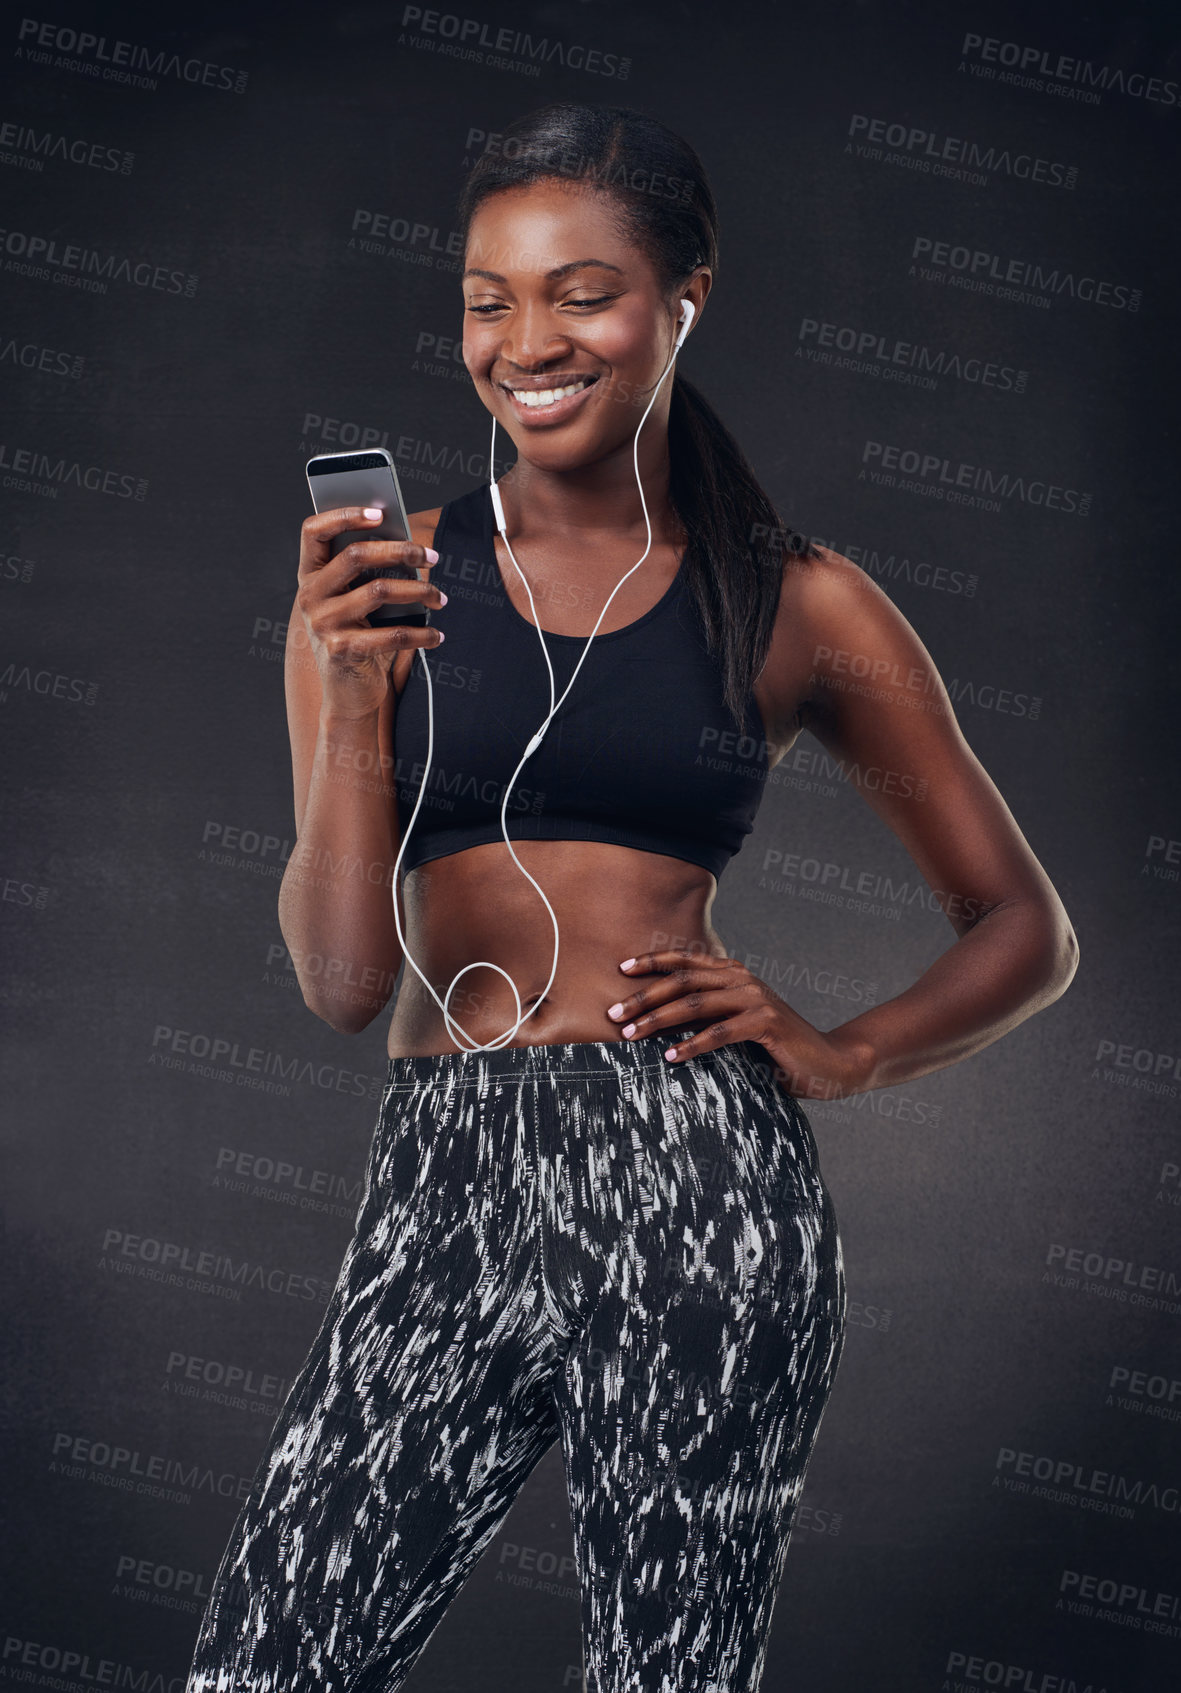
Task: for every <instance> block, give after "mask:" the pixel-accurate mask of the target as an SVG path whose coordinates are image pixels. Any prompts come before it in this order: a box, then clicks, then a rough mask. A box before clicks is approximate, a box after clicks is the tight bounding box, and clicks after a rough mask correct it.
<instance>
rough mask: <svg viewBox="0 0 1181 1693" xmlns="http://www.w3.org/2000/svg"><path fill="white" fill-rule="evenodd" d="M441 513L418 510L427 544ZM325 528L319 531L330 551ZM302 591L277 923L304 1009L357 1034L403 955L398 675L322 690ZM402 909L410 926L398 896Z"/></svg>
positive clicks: (294, 634) (290, 685)
mask: <svg viewBox="0 0 1181 1693" xmlns="http://www.w3.org/2000/svg"><path fill="white" fill-rule="evenodd" d="M322 516H323V517H327V516H328V514H322ZM437 516H438V513H437V512H426V513H421V512H420V513H415V515H414V517H413V518H412V519H411V533H412V535H413V538H414V540H415V541H416V542H417V543H418V544H419V545H420V546H424V547H426V546H429V545H430V541H431V539H432V538H433V534H434V528H435V520H436V519H437ZM316 521H317V520H315V519H310V520H309V522H308V524H307V525H305V533H306V531H307V530H309V529H311V528H312V527H313V525H314V524H315V523H316ZM329 538H330V537H329V536H328V535H327V534H326V533H325V534H324V535H322V536H318V538H317V543H319V542H320V541H322V542H323V548H322V550H323V551H324V553H325V556H326V551H327V541H328V539H329ZM341 556H342V558H343V555H341ZM316 569H325V570H326V569H335V565H329V564H328V563H327V562H325V563H323V564H319V565H317V564H316V563H315V561H311V562H310V573H311V574H313V575H314V572H315V570H316ZM355 569H356V566H355V565H354V566H353V573H355ZM345 574H348V570H347V567H346V569H345ZM304 591H305V590H304V585H303V583H302V582H301V589H300V592H299V593H297V595H296V600H295V604H294V606H293V607H292V612H291V619H290V622H289V623H288V625H287V644H286V650H285V655H284V687H285V692H286V698H287V723H288V729H289V732H290V736H291V765H292V777H293V782H294V799H295V826H296V833H297V837H298V838H297V840H296V844H295V849H294V851H293V852H292V854H291V859H290V861H289V863H288V865H287V870H286V872H285V874H284V877H283V882H282V886H281V888H280V890H279V926H280V929H281V930H282V933H283V939H284V940H285V941H286V943H287V949H288V951H289V952H290V954H291V958H292V962H293V963H294V965H295V973H296V976H297V978H298V981H299V985H300V989H301V990H302V993H303V997H304V1003H305V1004H306V1005H307V1006H308V1008H309V1010H311V1011H314V1012H315V1013H316V1015H317V1016H318V1017H322V1018H323V1020H324V1021H325V1022H326V1023H328V1024H329V1025H330V1026H331V1027H332V1028H334V1029H336V1030H337V1031H338V1033H341V1034H359V1033H360V1032H361V1030H362V1029H364V1028H366V1027H367V1026H368V1025H369V1024H370V1023H371V1022H372V1021H373V1019H374V1017H375V1016H376V1015H377V1014H378V1012H379V1011H380V1010H381V1009H382V1007H383V1006H384V1005H385V1004H386V1003H387V1002H388V1000H389V997H390V995H391V993H392V992H393V990H394V984H395V982H396V980H397V975H398V970H399V968H400V966H401V962H402V949H401V946H400V944H399V941H398V932H397V927H396V925H395V922H394V910H393V884H394V862H395V860H396V858H397V855H398V846H399V841H400V834H399V824H398V808H397V799H396V793H395V782H394V749H393V738H394V737H393V728H394V715H395V710H396V698H395V692H394V687H393V682H392V678H391V679H390V681H389V685H388V686H385V687H384V688H380V687H376V688H375V687H367V688H364V689H361V688H359V689H358V690H357V692H356V697H350V695H349V691H348V688H347V686H342V687H340V688H339V689H337V690H336V691H335V692H334V693H333V695H332V696H331V697H326V696H325V690H324V686H323V682H322V679H321V674H320V667H319V665H318V664H317V662H316V658H315V656H314V648H313V640H312V631H311V630H310V628H309V626H308V622H307V619H306V617H305V616H304V612H303V609H302V607H301V595H302V594H304ZM323 603H324V601H323V598H321V604H323ZM432 603H433V602H432ZM338 621H339V620H338ZM390 656H391V655H390V654H389V653H388V652H387V654H386V661H387V662H388V661H389V658H390ZM413 656H414V654H413V650H405V649H404V650H403V651H401V652H400V653H398V654H396V655H393V664H394V665H397V664H398V663H399V661H401V662H402V663H403V664H405V665H406V666H407V667H408V665H409V664H410V663H412V662H413ZM347 670H348V667H347V665H346V666H343V667H342V673H343V674H345V675H346V676H347ZM400 898H401V896H400V893H399V899H400ZM398 910H399V917H400V918H401V920H402V928H403V932H405V927H406V922H405V911H404V908H403V907H402V905H401V904H399V908H398Z"/></svg>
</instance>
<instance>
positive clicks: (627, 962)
mask: <svg viewBox="0 0 1181 1693" xmlns="http://www.w3.org/2000/svg"><path fill="white" fill-rule="evenodd" d="M634 963H635V959H634V958H625V959H624V961H623V963H622V964H621V965H620V966H619V968H620V969H621V970H630V969H631V967H632V965H633V964H634Z"/></svg>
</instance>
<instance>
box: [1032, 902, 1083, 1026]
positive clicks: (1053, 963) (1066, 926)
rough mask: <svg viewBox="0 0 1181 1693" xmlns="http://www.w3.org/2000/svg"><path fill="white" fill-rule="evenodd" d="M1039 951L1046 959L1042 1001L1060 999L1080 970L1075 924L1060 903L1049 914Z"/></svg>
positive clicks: (1045, 1002) (1051, 1002)
mask: <svg viewBox="0 0 1181 1693" xmlns="http://www.w3.org/2000/svg"><path fill="white" fill-rule="evenodd" d="M1039 953H1040V956H1041V958H1042V960H1043V971H1042V994H1043V1004H1045V1005H1052V1004H1053V1002H1054V1001H1055V1000H1056V999H1061V998H1062V995H1063V994H1064V993H1065V992H1066V990H1067V988H1068V987H1069V986H1070V984H1071V982H1073V980H1074V978H1075V975H1076V974H1077V972H1078V965H1079V944H1078V936H1077V935H1076V934H1075V932H1074V925H1073V924H1072V923H1071V921H1070V918H1069V917H1068V916H1067V915H1066V912H1065V910H1064V909H1063V907H1062V906H1061V905H1055V907H1054V908H1053V909H1052V910H1050V911H1048V912H1047V913H1046V921H1045V923H1044V925H1043V927H1042V937H1041V943H1040V946H1039Z"/></svg>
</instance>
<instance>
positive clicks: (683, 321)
mask: <svg viewBox="0 0 1181 1693" xmlns="http://www.w3.org/2000/svg"><path fill="white" fill-rule="evenodd" d="M695 314H696V307H695V306H694V304H693V302H692V300H682V301H681V315H680V329H679V330H678V332H677V337H676V340H675V341H674V342H673V349H672V352H671V353H670V354H669V358H668V363H667V364H666V365H665V367H664V369H663V371H662V372H661V373H660V377H659V380H658V381H657V383H656V386H655V387H654V388H653V390H652V398H651V399H650V400H649V401H648V404H647V406H646V407H645V408H644V416H643V417H642V418H641V419H640V421H639V423H638V424H637V426H636V433H635V436H634V437H633V441H632V464H633V467H634V469H635V473H636V487H637V488H638V489H639V492H640V504H641V506H642V507H643V510H644V524H645V527H646V528H647V531H648V545H647V546H646V547H645V548H644V550H643V552H642V553H641V554H640V556H639V558H638V559H637V560H636V562H635V563H634V564H633V565H632V567H631V570H629V571H628V572H627V574H626V575H625V576H622V577H621V578H620V579H619V581H618V582H617V583H616V584H615V586H614V588H613V589H612V590H611V592H610V594H609V595H608V596H607V602H606V604H605V605H604V606H603V609H602V611H601V612H600V613H599V617H598V622H597V623H596V624H595V626H594V628H593V629H592V630H591V632H590V634H589V635H588V636H587V638H586V646H585V647H584V648H583V650H582V657H581V658H580V659H579V660H578V663H577V664H576V665H575V666H574V674H573V675H572V676H571V678H570V680H569V682H568V683H567V684H566V688H565V691H564V692H563V694H562V698H561V699H559V700H555V699H554V667H553V665H552V664H551V663H550V656H549V648H548V647H547V646H546V644H545V636H544V634H543V633H542V630H541V627H540V620H539V619H538V616H537V607H536V605H535V604H534V602H533V590H532V589H531V588H530V586H529V582H528V579H527V577H526V575H525V572H524V571H523V570H522V569H521V567H520V565H519V564H518V563H517V560H516V557H515V555H514V553H513V549H512V547H511V545H510V544H509V538H508V526H507V524H506V522H505V516H504V506H503V505H502V504H501V499H500V490H499V488H498V487H497V486H496V478H495V476H494V475H493V465H494V452H495V448H496V419H495V417H494V418H493V419H492V444H491V446H490V448H489V450H488V478H489V492H490V494H491V496H492V510H493V512H494V514H495V517H496V527H497V529H499V531H500V534H501V536H502V537H503V540H504V544H505V547H506V549H507V551H508V556H509V558H510V559H512V562H513V565H514V567H515V568H516V571H517V574H518V575H519V576H520V578H521V580H522V582H524V584H525V592H526V593H527V594H528V595H529V609H530V611H531V612H532V613H533V619H534V626H535V628H536V629H537V636H538V639H539V640H540V642H541V650H542V654H543V655H544V657H545V667H546V669H547V671H548V672H549V697H550V708H549V711H548V712H547V714H546V716H545V718H544V720H543V721H542V724H541V726H540V728H539V729H538V730H537V731H536V733H535V734H534V736H533V738H532V740H531V741H530V742H529V744H528V746H527V747H526V748H525V751H524V753H523V754H522V755H521V759H520V762H519V763H518V765H517V768H516V769H515V770H514V771H513V773H512V776H511V777H510V779H509V781H508V782H507V784H506V785H505V790H504V801H503V803H502V805H501V808H500V832H501V834H502V835H503V836H504V844H505V845H506V846H507V847H508V849H509V852H510V853H512V856H513V862H514V863H515V864H516V866H517V869H518V870H519V871H520V872H521V874H522V876H524V877H526V878H527V879H528V880H529V881H530V882H532V883H533V886H534V887H535V888H536V889H537V891H538V893H539V894H540V895H541V898H542V901H543V903H544V905H545V908H546V910H547V911H548V912H549V914H550V922H551V923H552V924H553V927H554V961H553V965H552V966H551V968H550V973H549V981H548V982H546V984H545V987H544V989H543V990H542V992H541V994H540V995H539V996H538V999H537V1004H536V1005H533V1006H531V1007H530V1009H529V1010H528V1011H525V1012H523V1011H522V1009H521V996H520V994H519V993H518V992H517V985H516V983H515V982H514V981H513V979H512V977H511V976H510V975H509V973H508V971H507V970H503V969H501V967H500V965H499V964H493V963H492V961H491V960H490V959H487V958H481V959H477V961H476V962H475V963H474V964H465V965H464V967H463V969H462V970H460V971H459V972H458V973H457V974H456V975H455V976H454V977H453V978H452V981H451V985H450V987H449V988H448V989H447V998H446V999H445V1000H444V999H440V998H439V996H438V994H437V993H436V992H435V990H434V987H433V986H432V985H431V983H430V982H428V981H427V979H426V977H425V976H424V975H423V973H422V971H421V970H420V969H419V967H418V965H417V964H416V963H415V961H414V959H413V958H412V957H411V954H410V949H409V947H408V946H407V945H406V937H405V935H403V933H402V923H401V918H400V916H399V913H398V870H399V867H400V865H401V862H402V854H403V853H404V852H405V851H406V842H407V841H408V840H409V838H410V831H411V829H412V828H413V827H414V820H415V818H416V817H417V816H418V813H419V809H420V808H421V806H422V798H423V795H424V794H425V793H426V785H427V781H428V779H429V776H430V768H431V755H432V752H433V749H434V742H435V694H434V685H433V683H432V682H431V672H430V667H429V665H428V664H427V661H426V648H425V647H419V649H418V656H419V658H420V659H421V660H422V667H423V669H424V670H425V671H426V681H427V741H426V769H425V771H424V773H423V778H422V785H421V787H420V788H419V790H418V799H417V800H416V802H415V806H414V810H413V811H412V812H411V814H410V821H409V823H408V824H407V825H406V828H405V830H404V831H403V834H402V844H401V845H400V846H399V848H398V856H397V858H396V859H395V860H394V878H393V900H394V923H395V926H396V928H397V931H398V939H399V941H400V942H401V945H402V952H403V954H404V956H405V958H406V961H407V963H408V964H410V966H411V967H412V969H413V970H414V972H415V974H416V975H417V976H418V978H419V980H420V981H421V982H422V983H423V985H424V986H425V987H426V988H427V990H428V992H429V993H430V995H431V998H432V999H433V1000H434V1002H435V1004H436V1005H437V1006H438V1007H439V1009H440V1010H441V1011H442V1013H443V1017H444V1019H445V1021H446V1023H447V1030H448V1033H449V1034H450V1035H451V1038H452V1040H454V1041H455V1044H456V1046H459V1045H460V1042H459V1041H458V1040H456V1039H455V1033H454V1030H455V1029H459V1033H460V1034H461V1035H462V1036H463V1038H464V1040H465V1041H467V1040H470V1039H471V1037H470V1036H469V1035H468V1033H467V1031H466V1030H465V1029H462V1028H460V1026H459V1024H458V1023H456V1021H455V1019H454V1017H452V1015H451V1013H450V1011H449V1010H448V1003H449V1001H450V999H451V995H452V994H453V993H454V992H455V986H456V983H457V982H458V981H459V980H460V978H461V977H463V976H466V974H467V972H468V971H469V970H478V969H480V968H481V966H483V967H484V968H485V969H488V970H495V971H496V972H497V973H498V974H499V975H501V976H503V977H504V979H505V981H506V982H507V983H508V985H509V987H510V988H511V989H512V990H513V998H514V1000H515V1001H516V1005H517V1016H516V1021H515V1022H514V1023H513V1026H512V1028H511V1029H508V1030H507V1031H506V1032H505V1033H504V1034H503V1035H497V1036H496V1038H495V1039H494V1040H490V1041H485V1042H484V1043H483V1044H482V1045H481V1044H480V1043H479V1042H473V1043H472V1044H471V1045H470V1046H469V1047H467V1048H466V1050H467V1051H469V1052H488V1051H490V1050H491V1049H492V1048H494V1047H499V1046H503V1045H504V1044H505V1043H506V1042H507V1041H510V1040H512V1038H513V1036H514V1035H515V1034H516V1032H517V1030H518V1029H519V1028H520V1026H521V1024H522V1023H523V1022H525V1021H526V1019H527V1018H529V1017H532V1015H533V1013H534V1012H535V1011H536V1010H537V1006H538V1005H540V1004H541V1003H542V1001H543V1000H544V998H545V996H546V994H548V992H549V990H550V988H551V987H552V985H553V980H554V977H555V976H556V975H557V971H558V939H559V937H558V920H557V917H556V916H555V915H554V908H553V906H552V905H551V904H550V902H549V900H548V899H546V897H545V893H544V890H543V889H542V888H541V887H540V886H539V884H538V883H537V882H536V881H534V878H533V877H532V876H530V875H529V872H528V870H526V868H525V866H524V865H523V864H522V863H521V860H520V859H519V858H518V857H517V855H516V853H515V852H513V844H512V842H511V841H510V840H509V837H508V830H507V828H506V827H505V812H506V810H507V808H508V796H509V793H510V791H511V789H512V786H513V783H514V782H515V781H516V779H517V777H518V775H519V774H520V771H521V767H522V765H523V764H524V763H525V761H526V759H528V758H531V757H532V756H533V754H534V753H535V752H536V751H537V749H538V747H539V746H540V745H541V743H542V740H543V739H544V737H545V732H546V730H547V729H548V728H549V725H550V722H551V720H552V719H553V716H554V714H555V712H556V711H557V709H558V707H559V706H560V705H561V704H562V700H564V699H565V698H566V695H567V694H568V693H569V692H570V689H571V688H572V687H573V686H574V677H575V676H577V675H578V672H579V671H580V670H581V669H582V665H583V660H584V659H585V658H586V655H587V653H588V652H589V651H590V646H591V642H592V641H593V640H594V638H595V636H596V635H597V634H598V632H599V624H600V623H601V622H602V621H603V618H604V617H605V616H606V614H607V606H609V605H610V604H611V601H612V600H613V599H614V598H615V596H616V594H617V593H618V592H619V590H620V588H622V587H623V584H624V583H625V582H626V581H627V578H628V576H631V575H632V573H633V572H634V571H636V570H638V569H639V568H640V566H641V565H642V564H643V562H644V560H645V559H646V558H647V557H648V554H649V553H650V552H651V550H652V522H651V519H650V518H649V516H648V503H647V501H646V500H645V499H644V487H643V484H642V482H641V481H640V444H639V443H640V430H641V429H643V427H644V424H645V421H646V420H647V417H648V413H649V412H650V411H651V410H652V406H653V403H654V402H655V399H656V396H657V394H658V393H659V392H660V385H661V383H662V382H663V381H664V379H665V377H666V376H667V375H668V373H669V371H670V370H671V369H672V367H673V362H674V360H675V359H676V356H677V353H678V352H679V351H680V349H681V347H682V346H683V344H684V340H685V337H686V335H688V333H689V330H690V327H691V326H692V323H693V318H694V316H695Z"/></svg>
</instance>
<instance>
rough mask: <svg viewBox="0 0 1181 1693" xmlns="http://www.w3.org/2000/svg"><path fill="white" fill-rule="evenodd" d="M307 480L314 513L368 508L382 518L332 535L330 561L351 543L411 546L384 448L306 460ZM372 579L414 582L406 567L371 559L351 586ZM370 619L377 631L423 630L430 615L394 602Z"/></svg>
mask: <svg viewBox="0 0 1181 1693" xmlns="http://www.w3.org/2000/svg"><path fill="white" fill-rule="evenodd" d="M307 476H308V488H309V489H310V491H311V495H312V504H313V505H314V506H315V508H316V510H317V511H318V512H327V511H333V510H335V509H337V508H338V507H343V506H363V507H364V506H368V507H370V508H377V509H378V510H380V511H382V512H384V514H385V515H384V517H383V518H382V520H381V522H380V523H379V524H377V525H375V526H373V527H369V528H366V529H365V530H364V531H361V530H354V529H350V530H345V531H344V532H342V533H341V534H339V535H336V536H334V537H333V539H332V544H331V549H330V551H331V556H332V557H333V558H335V557H336V555H337V554H338V553H340V552H343V551H344V549H345V547H347V546H351V545H352V543H353V542H354V541H409V539H410V520H409V518H408V517H407V516H406V506H405V503H404V502H403V499H402V490H401V487H400V486H399V484H398V474H397V471H396V470H395V469H394V461H393V459H392V458H391V457H390V455H389V453H388V452H387V451H386V450H385V448H384V447H375V448H372V449H368V450H366V451H365V452H360V453H321V454H319V455H318V457H316V458H314V459H311V460H309V462H308V467H307ZM417 574H418V580H420V581H426V580H427V578H426V577H425V576H424V575H423V573H422V571H421V570H420V571H419V572H418V573H417ZM374 576H387V577H391V578H392V579H393V580H395V581H410V582H412V581H414V580H415V572H414V570H413V569H412V568H411V567H410V566H409V565H407V564H404V563H402V562H400V561H395V562H394V563H392V564H386V565H380V564H378V563H377V561H376V557H375V560H374V564H373V566H367V567H366V568H365V569H364V570H362V571H361V572H360V574H359V575H358V576H357V578H356V579H355V581H353V582H350V583H349V586H350V587H351V588H355V587H356V586H357V585H358V583H361V582H368V581H372V579H373V578H374ZM368 620H369V623H370V625H371V626H372V627H373V628H375V629H381V628H385V627H386V626H387V625H389V624H391V623H411V624H415V625H418V626H420V627H421V626H422V625H425V624H426V623H427V622H428V621H429V614H428V613H427V612H425V611H414V610H412V609H411V607H410V606H409V605H408V604H406V602H404V601H402V602H399V601H395V602H393V603H392V604H386V605H378V606H376V607H375V608H374V610H373V611H371V612H370V613H369V619H368Z"/></svg>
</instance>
